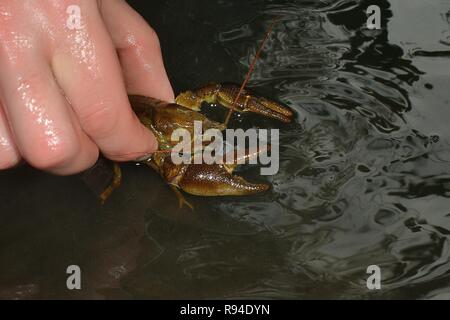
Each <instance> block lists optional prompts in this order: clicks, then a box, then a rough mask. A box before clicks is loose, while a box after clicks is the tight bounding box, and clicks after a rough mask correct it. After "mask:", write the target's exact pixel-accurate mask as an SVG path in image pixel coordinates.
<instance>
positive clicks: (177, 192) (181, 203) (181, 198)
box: [170, 185, 194, 210]
mask: <svg viewBox="0 0 450 320" xmlns="http://www.w3.org/2000/svg"><path fill="white" fill-rule="evenodd" d="M170 188H171V189H172V191H173V192H175V195H176V196H177V198H178V208H179V209H181V208H183V206H184V205H186V206H188V207H189V208H191V210H194V206H193V205H192V204H190V203H189V202H188V201H187V200H186V198H185V197H184V195H183V194H182V193H181V191H180V190H178V188H177V187H176V186H174V185H170Z"/></svg>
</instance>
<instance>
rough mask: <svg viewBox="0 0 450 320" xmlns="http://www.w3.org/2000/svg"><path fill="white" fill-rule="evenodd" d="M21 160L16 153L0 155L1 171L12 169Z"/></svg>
mask: <svg viewBox="0 0 450 320" xmlns="http://www.w3.org/2000/svg"><path fill="white" fill-rule="evenodd" d="M19 161H20V160H19V158H18V157H17V156H16V155H15V154H14V153H8V154H5V153H3V154H0V170H6V169H11V168H13V167H15V166H16V165H17V164H18V163H19Z"/></svg>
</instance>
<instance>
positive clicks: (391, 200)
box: [0, 0, 450, 298]
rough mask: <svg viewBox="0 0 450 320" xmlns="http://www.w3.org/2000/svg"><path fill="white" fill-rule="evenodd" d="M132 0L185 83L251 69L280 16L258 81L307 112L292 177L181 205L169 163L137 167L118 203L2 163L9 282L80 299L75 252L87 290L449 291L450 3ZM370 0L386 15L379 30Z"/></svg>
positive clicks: (291, 134) (299, 294)
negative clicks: (378, 281)
mask: <svg viewBox="0 0 450 320" xmlns="http://www.w3.org/2000/svg"><path fill="white" fill-rule="evenodd" d="M132 4H133V5H134V6H135V7H136V8H138V9H139V10H140V11H141V12H142V13H143V15H144V16H145V17H146V18H147V19H148V20H149V21H150V22H151V23H152V24H153V26H154V27H155V28H156V29H157V30H158V33H159V35H160V38H161V42H162V45H163V48H164V53H165V57H166V63H167V66H168V71H169V74H170V75H171V78H172V81H173V83H174V86H175V89H176V90H182V89H186V88H189V87H192V86H196V85H201V84H204V83H207V82H208V81H212V80H213V81H234V82H240V81H242V78H243V76H244V74H245V72H246V70H247V69H248V66H249V62H250V60H251V58H252V57H253V56H254V54H255V51H256V50H257V47H258V44H259V41H260V39H261V38H262V36H263V33H264V30H265V29H267V27H268V25H269V24H270V23H271V21H272V19H273V18H274V17H279V18H280V20H279V22H278V24H277V25H276V27H275V29H274V30H273V32H272V34H271V35H270V39H269V41H268V42H267V46H266V47H265V51H264V53H263V55H262V57H261V60H260V61H259V62H258V63H257V66H256V69H255V72H254V74H253V76H252V79H251V83H250V85H251V86H252V87H254V88H255V90H256V91H258V92H261V93H264V95H266V96H269V97H273V98H275V99H277V100H279V101H281V102H283V103H286V104H288V105H289V106H291V107H292V108H294V109H295V110H296V111H297V113H298V118H297V121H296V123H295V124H291V125H288V126H285V127H283V128H282V130H281V146H282V147H281V149H280V152H281V161H280V172H279V174H277V175H275V176H273V177H269V178H268V177H258V176H257V172H258V170H257V168H247V169H245V170H242V171H243V174H245V175H246V176H248V177H251V178H252V179H256V180H257V179H267V180H268V181H270V182H271V183H272V185H273V188H272V189H271V190H270V191H269V192H268V193H267V194H264V195H259V196H254V197H248V198H222V199H217V198H215V199H214V198H206V199H204V198H198V197H197V198H196V197H191V198H190V201H191V202H192V203H193V204H194V206H195V207H196V211H194V212H192V211H190V210H188V209H183V210H177V209H176V207H177V203H176V201H175V199H174V197H173V195H172V194H171V192H170V190H168V188H167V187H166V186H165V185H164V183H163V182H162V181H161V180H160V179H159V177H158V176H157V175H156V174H154V173H153V172H149V171H148V170H147V168H143V167H135V166H132V165H128V166H125V167H124V176H125V181H124V184H123V186H122V187H121V189H120V190H119V191H117V192H116V193H115V194H114V196H113V197H112V199H111V201H110V202H109V203H108V204H107V205H106V206H105V207H103V208H102V207H100V206H99V205H98V204H97V203H96V201H95V199H94V198H93V196H92V195H91V194H90V193H89V191H88V190H86V188H85V187H84V186H83V185H82V184H81V183H80V182H79V181H78V180H76V179H75V178H74V179H72V178H56V177H50V176H47V175H43V174H39V173H37V172H35V171H32V170H30V169H26V168H22V169H18V170H15V171H11V172H8V173H1V175H2V180H1V182H0V188H1V191H2V192H1V193H0V200H1V205H0V208H2V210H1V211H2V216H1V217H0V221H1V223H0V230H1V232H0V245H1V246H2V251H1V252H0V262H1V263H0V265H1V268H2V269H3V270H2V273H1V274H0V283H4V285H3V287H0V296H6V297H13V296H16V297H30V296H37V297H52V296H63V297H72V296H73V294H72V293H67V292H66V291H65V290H64V288H63V286H64V285H65V273H64V271H65V267H64V266H66V265H68V264H72V263H76V264H80V266H81V267H82V269H83V270H85V271H84V273H85V274H86V277H88V280H86V287H87V290H86V291H85V292H84V293H82V294H81V296H84V297H88V296H89V297H93V296H94V297H101V296H106V297H139V298H183V297H191V298H197V297H199V298H207V297H208V298H217V297H227V298H230V297H251V298H253V297H257V298H265V297H267V298H320V297H321V298H352V297H353V298H354V297H364V298H388V297H389V298H391V297H394V298H395V297H397V298H432V297H434V298H443V297H448V294H449V293H450V287H449V285H448V282H449V280H450V276H449V274H450V263H449V261H450V248H449V239H450V238H449V237H450V211H449V209H448V208H449V204H450V201H449V199H448V197H449V196H450V176H449V174H448V173H449V172H450V148H449V146H448V143H449V139H450V129H449V126H448V123H447V122H448V120H447V119H448V118H449V116H450V111H449V110H448V107H449V98H450V95H449V94H448V87H449V85H450V74H449V73H448V70H449V69H448V67H449V63H450V60H449V56H450V1H443V0H432V1H427V2H426V4H425V2H424V1H420V0H413V1H408V3H406V1H400V0H390V1H386V0H384V1H383V0H380V1H364V0H361V1H354V0H340V1H332V0H327V1H306V0H305V1H296V2H295V3H293V2H292V1H281V0H279V1H264V2H262V1H253V2H252V1H246V2H245V4H243V3H242V2H235V3H233V2H229V1H220V0H218V1H217V2H213V1H198V2H197V1H196V2H195V4H194V3H193V2H192V1H187V0H186V1H160V3H156V4H153V3H152V4H151V5H149V4H144V3H143V2H138V1H134V2H132ZM370 4H378V5H379V6H380V7H381V10H382V26H383V28H382V30H378V31H377V30H367V29H366V28H365V21H366V15H365V10H366V8H367V6H369V5H370ZM146 6H148V8H146ZM150 7H151V8H150ZM217 12H220V14H217ZM234 123H235V124H243V125H271V126H278V125H279V124H276V123H275V124H274V123H273V122H267V121H265V120H261V119H238V120H236V121H235V122H234ZM5 212H6V213H5ZM371 264H377V265H379V266H380V267H381V270H382V290H380V291H377V292H371V291H369V290H367V288H366V285H365V279H366V277H367V274H366V268H367V266H368V265H371ZM61 270H63V271H62V272H61ZM58 274H59V275H58Z"/></svg>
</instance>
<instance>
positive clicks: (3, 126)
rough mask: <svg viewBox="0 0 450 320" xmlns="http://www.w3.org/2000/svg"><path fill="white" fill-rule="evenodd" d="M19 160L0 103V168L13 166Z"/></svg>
mask: <svg viewBox="0 0 450 320" xmlns="http://www.w3.org/2000/svg"><path fill="white" fill-rule="evenodd" d="M19 162H20V154H19V151H18V150H17V147H16V145H15V143H14V141H13V138H12V135H11V131H10V130H9V125H8V120H7V119H6V116H5V112H4V111H3V107H2V104H1V103H0V170H4V169H9V168H12V167H14V166H15V165H17V164H18V163H19Z"/></svg>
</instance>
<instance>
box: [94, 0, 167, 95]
mask: <svg viewBox="0 0 450 320" xmlns="http://www.w3.org/2000/svg"><path fill="white" fill-rule="evenodd" d="M101 13H102V16H103V20H104V22H105V24H106V27H107V29H108V31H109V33H110V34H111V37H112V39H113V42H114V44H115V46H116V48H117V52H118V54H119V57H120V63H121V65H122V70H123V73H124V76H125V82H126V85H127V89H128V92H129V93H132V94H139V95H144V96H150V97H153V98H157V99H161V100H164V101H169V102H173V101H174V94H173V90H172V86H171V85H170V82H169V79H168V77H167V73H166V70H165V68H164V63H163V59H162V54H161V48H160V44H159V39H158V36H157V34H156V33H155V31H154V30H153V29H152V28H151V27H150V26H149V25H148V24H147V22H146V21H145V20H144V19H143V18H142V17H141V16H140V15H139V14H138V13H137V12H136V11H134V10H133V9H132V8H131V7H130V6H129V5H128V4H127V3H126V2H125V1H123V0H112V1H111V0H108V1H103V2H102V6H101Z"/></svg>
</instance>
